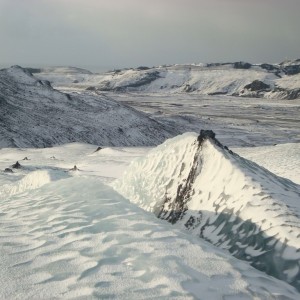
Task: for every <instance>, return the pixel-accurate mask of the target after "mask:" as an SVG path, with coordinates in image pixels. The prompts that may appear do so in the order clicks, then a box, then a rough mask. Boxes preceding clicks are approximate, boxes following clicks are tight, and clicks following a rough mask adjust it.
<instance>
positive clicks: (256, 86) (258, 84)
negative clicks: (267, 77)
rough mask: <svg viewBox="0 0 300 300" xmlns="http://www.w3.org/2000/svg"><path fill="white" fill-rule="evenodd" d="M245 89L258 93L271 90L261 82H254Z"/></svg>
mask: <svg viewBox="0 0 300 300" xmlns="http://www.w3.org/2000/svg"><path fill="white" fill-rule="evenodd" d="M244 88H245V89H247V90H250V91H253V92H258V91H266V90H268V89H270V86H269V85H268V84H266V83H264V82H262V81H260V80H254V81H253V82H251V83H250V84H247V85H245V87H244Z"/></svg>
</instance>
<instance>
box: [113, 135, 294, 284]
mask: <svg viewBox="0 0 300 300" xmlns="http://www.w3.org/2000/svg"><path fill="white" fill-rule="evenodd" d="M253 152H254V153H255V150H254V151H253ZM113 186H114V187H115V189H116V190H117V191H118V192H120V193H121V194H122V195H124V196H125V197H126V198H127V199H130V200H131V201H132V202H133V203H136V204H137V205H139V206H140V207H142V208H144V209H145V210H147V211H150V212H154V213H155V214H156V215H157V216H158V217H159V218H162V219H166V220H168V221H169V222H171V223H176V224H177V226H180V227H181V228H184V229H187V230H189V231H190V232H191V233H193V234H194V235H197V236H200V237H203V238H205V239H207V240H208V241H210V242H211V243H213V244H215V245H218V246H219V247H221V248H224V249H228V250H229V251H230V252H231V253H233V255H235V256H237V257H238V258H241V259H245V260H248V261H250V262H251V263H252V265H254V266H255V267H257V268H258V269H262V270H265V271H266V272H267V273H269V274H272V275H274V276H276V277H278V278H280V279H283V280H286V281H287V282H290V283H292V284H294V285H295V286H298V288H299V284H300V282H299V274H300V252H299V251H300V250H299V249H300V219H299V218H300V186H299V185H297V184H296V183H293V182H292V181H290V180H287V179H284V178H281V177H278V176H276V175H274V174H272V173H271V172H269V171H268V170H266V169H264V168H262V167H260V166H258V165H256V164H255V163H253V162H251V161H248V160H246V159H243V158H241V157H239V156H237V155H235V154H234V153H231V152H230V151H229V150H227V149H224V148H222V147H221V146H219V145H217V144H216V143H215V142H214V141H213V140H210V139H208V140H205V141H204V142H203V143H202V144H201V145H199V143H198V142H197V135H196V134H193V133H188V134H184V135H182V136H178V137H176V138H173V139H170V140H168V141H167V142H165V143H164V144H162V145H160V146H159V147H157V148H155V149H154V150H152V151H151V152H149V153H148V154H147V156H146V157H142V158H140V159H139V160H136V161H134V162H133V163H132V164H131V165H130V167H129V168H128V170H126V172H125V173H124V175H123V177H122V178H120V179H118V180H117V181H115V182H114V183H113ZM287 261H289V263H287Z"/></svg>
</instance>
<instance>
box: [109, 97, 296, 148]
mask: <svg viewBox="0 0 300 300" xmlns="http://www.w3.org/2000/svg"><path fill="white" fill-rule="evenodd" d="M107 96H108V95H107ZM110 96H111V97H112V98H113V99H116V100H117V101H119V102H122V103H125V104H127V105H130V106H132V107H134V108H135V109H137V110H140V111H143V112H146V113H148V114H150V115H151V116H152V118H155V119H156V120H159V121H160V122H161V123H164V124H168V125H170V126H173V127H175V128H176V129H177V130H178V131H180V133H184V132H187V131H196V132H199V130H200V129H212V130H214V131H215V132H216V133H217V135H218V137H219V139H220V141H221V142H222V143H224V144H225V145H228V146H234V147H238V146H259V145H273V144H279V143H280V144H282V143H291V142H300V129H299V124H300V100H293V101H286V100H274V99H268V100H262V99H255V98H242V99H241V98H237V97H230V96H201V95H186V94H173V95H168V94H136V93H135V94H127V93H122V94H121V93H119V94H116V93H115V94H111V95H110Z"/></svg>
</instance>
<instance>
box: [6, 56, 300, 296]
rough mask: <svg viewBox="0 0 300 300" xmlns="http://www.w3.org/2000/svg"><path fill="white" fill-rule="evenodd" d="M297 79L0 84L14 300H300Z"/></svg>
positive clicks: (99, 77)
mask: <svg viewBox="0 0 300 300" xmlns="http://www.w3.org/2000/svg"><path fill="white" fill-rule="evenodd" d="M299 74H300V64H299V60H295V61H286V62H283V63H281V64H272V65H271V64H255V65H254V64H248V63H243V62H236V63H223V64H221V63H217V64H189V65H170V66H159V67H152V68H148V67H139V68H136V69H124V70H113V71H110V72H106V73H103V74H93V73H91V72H89V71H86V70H83V69H78V68H72V67H57V68H43V69H38V68H36V69H33V68H22V67H19V66H13V67H11V68H8V69H3V70H0V107H1V117H0V228H1V230H0V287H1V288H0V299H154V298H157V299H293V300H294V299H298V298H300V294H299V292H300V177H299V176H300V173H299V169H300V131H299V124H300V99H299V95H300V84H299V83H300V81H299ZM200 129H204V130H203V131H201V134H200V136H199V134H198V133H199V131H200ZM205 129H212V130H213V131H214V132H215V133H216V134H217V139H216V138H215V136H214V133H213V132H211V131H209V130H205ZM195 132H197V133H195ZM225 145H226V146H225ZM227 146H229V147H230V149H229V148H228V147H227ZM236 153H237V154H236Z"/></svg>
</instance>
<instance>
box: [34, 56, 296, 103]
mask: <svg viewBox="0 0 300 300" xmlns="http://www.w3.org/2000/svg"><path fill="white" fill-rule="evenodd" d="M33 71H34V72H35V75H36V76H37V77H38V78H41V79H47V80H50V81H51V83H53V84H54V86H55V87H58V88H60V89H63V90H67V89H73V90H74V89H75V90H76V89H79V90H80V89H81V90H82V89H89V90H94V91H116V92H148V93H194V94H205V95H233V96H240V97H259V98H260V97H263V98H275V99H297V98H300V77H299V76H300V75H299V74H300V61H299V60H295V61H286V62H283V63H281V64H249V63H244V62H235V63H212V64H186V65H169V66H159V67H152V68H147V67H139V68H136V69H122V70H114V71H110V72H107V73H104V74H90V73H89V72H88V71H85V70H80V69H74V68H52V69H51V68H48V69H38V70H33Z"/></svg>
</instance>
